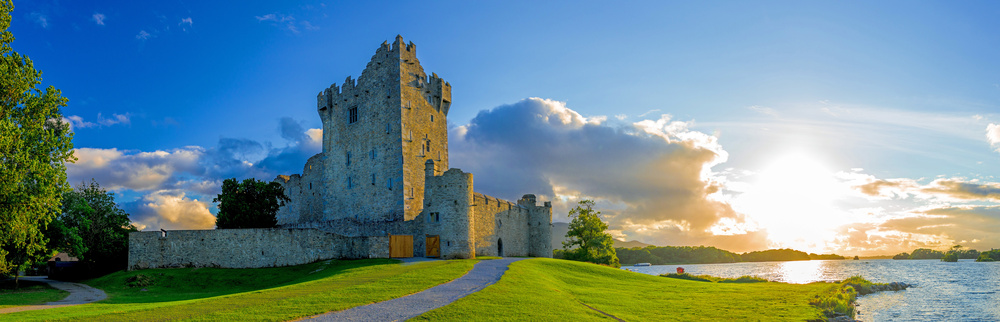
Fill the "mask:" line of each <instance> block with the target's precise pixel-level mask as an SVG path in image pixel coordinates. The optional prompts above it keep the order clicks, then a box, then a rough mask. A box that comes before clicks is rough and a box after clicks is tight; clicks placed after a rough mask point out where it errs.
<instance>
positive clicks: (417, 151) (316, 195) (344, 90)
mask: <svg viewBox="0 0 1000 322" xmlns="http://www.w3.org/2000/svg"><path fill="white" fill-rule="evenodd" d="M416 51H417V46H416V45H414V44H413V43H412V42H409V43H407V42H405V41H404V40H403V37H402V36H396V38H395V39H394V40H393V41H392V42H389V41H383V42H382V43H381V45H379V46H378V48H377V49H375V51H374V53H373V54H372V56H371V59H370V60H369V61H368V63H367V65H366V66H365V69H364V70H363V71H362V72H361V74H360V75H357V76H356V77H351V76H348V77H347V78H345V79H344V81H343V82H340V83H334V84H331V85H330V86H329V87H327V88H324V89H323V90H322V91H320V92H319V93H318V94H317V95H316V108H317V112H318V114H319V115H320V118H321V119H322V121H323V152H322V153H320V154H319V155H317V156H316V157H314V158H310V160H309V161H308V162H307V163H306V167H305V168H304V169H303V175H302V176H300V177H299V176H288V177H279V178H277V179H276V181H277V182H279V183H282V184H283V185H284V186H285V187H286V191H289V192H290V195H291V198H292V200H293V201H292V202H291V203H288V204H286V205H285V206H284V207H282V208H281V210H280V214H279V217H280V218H281V220H279V221H280V224H281V225H284V226H285V227H312V226H310V225H314V224H330V225H331V227H332V228H331V227H328V228H329V229H330V230H331V231H335V232H357V233H358V234H364V233H365V232H367V233H372V234H375V235H380V236H384V235H386V234H389V235H397V234H398V235H411V234H412V235H413V246H412V247H413V250H414V253H415V254H423V253H424V252H425V251H428V252H429V250H427V249H425V246H428V247H430V246H429V245H436V244H439V245H438V246H437V247H438V250H439V251H440V253H437V255H428V256H435V257H436V256H441V257H445V258H473V257H475V256H477V255H479V256H541V257H550V256H551V255H552V254H551V249H550V248H548V247H549V246H551V242H550V240H549V236H550V231H551V225H550V223H551V217H552V207H551V204H549V203H547V202H546V203H544V204H543V205H539V202H538V200H537V198H535V197H534V195H525V196H524V197H523V198H521V199H520V200H517V201H516V202H511V201H507V200H503V199H499V198H495V197H490V196H486V195H483V194H479V193H476V192H475V190H474V185H473V177H472V174H471V173H466V172H463V171H461V170H459V169H454V168H450V167H449V166H448V152H449V151H448V120H447V117H448V113H449V111H450V109H451V99H452V98H451V84H450V83H448V82H447V81H445V80H444V79H443V78H442V77H441V76H439V75H438V74H436V73H430V72H426V71H424V69H423V67H422V66H421V65H420V60H419V59H417V55H416ZM390 222H391V223H398V225H397V224H394V225H395V226H385V227H384V228H378V227H383V226H372V225H371V224H373V223H390ZM303 225H305V226H303ZM324 229H326V228H324ZM352 234H354V233H352ZM425 239H426V241H427V242H426V244H425ZM432 241H437V242H432ZM428 254H434V253H428Z"/></svg>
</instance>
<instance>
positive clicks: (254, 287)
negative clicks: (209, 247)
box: [0, 260, 476, 321]
mask: <svg viewBox="0 0 1000 322" xmlns="http://www.w3.org/2000/svg"><path fill="white" fill-rule="evenodd" d="M475 262H476V261H475V260H455V261H430V262H421V263H415V264H413V265H401V264H398V262H397V261H394V260H357V261H327V262H320V263H313V264H308V265H300V266H293V267H280V268H261V269H215V268H182V269H159V270H140V271H131V272H119V273H115V274H111V275H108V276H105V277H102V278H98V279H94V280H89V281H85V283H86V284H89V285H91V286H93V287H96V288H99V289H102V290H104V291H105V292H107V293H108V296H109V298H108V299H107V300H104V301H101V302H98V303H94V304H87V305H81V306H74V307H66V308H56V309H48V310H42V311H33V312H23V313H12V314H4V315H0V320H2V321H11V320H13V321H32V320H95V319H99V320H103V321H147V320H199V321H219V320H227V321H241V320H251V319H252V320H270V321H284V320H290V319H296V318H300V317H305V316H311V315H316V314H322V313H325V312H329V311H338V310H343V309H347V308H351V307H355V306H359V305H364V304H369V303H374V302H380V301H385V300H389V299H393V298H397V297H401V296H405V295H407V294H412V293H416V292H419V291H421V290H424V289H427V288H430V287H433V286H435V285H438V284H441V283H444V282H448V281H451V280H453V279H455V278H458V277H460V276H462V275H464V274H465V273H466V272H468V271H469V270H470V269H471V268H472V265H473V264H475ZM137 276H143V277H141V278H138V279H137V278H136V277H137ZM130 284H131V285H133V286H129V285H130ZM143 284H146V285H143Z"/></svg>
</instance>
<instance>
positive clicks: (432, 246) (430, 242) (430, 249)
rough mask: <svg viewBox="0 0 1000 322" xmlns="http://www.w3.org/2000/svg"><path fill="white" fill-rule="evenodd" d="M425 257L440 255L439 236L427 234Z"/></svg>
mask: <svg viewBox="0 0 1000 322" xmlns="http://www.w3.org/2000/svg"><path fill="white" fill-rule="evenodd" d="M426 254H427V257H441V237H440V236H427V253H426Z"/></svg>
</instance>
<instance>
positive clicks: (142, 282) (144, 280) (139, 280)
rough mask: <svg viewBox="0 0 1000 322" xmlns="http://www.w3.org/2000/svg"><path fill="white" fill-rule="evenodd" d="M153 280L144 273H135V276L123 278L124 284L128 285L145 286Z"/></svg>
mask: <svg viewBox="0 0 1000 322" xmlns="http://www.w3.org/2000/svg"><path fill="white" fill-rule="evenodd" d="M154 282H155V281H154V280H153V278H152V277H149V276H146V275H143V274H136V275H135V276H132V277H129V278H127V279H125V286H128V287H146V286H150V285H153V283H154Z"/></svg>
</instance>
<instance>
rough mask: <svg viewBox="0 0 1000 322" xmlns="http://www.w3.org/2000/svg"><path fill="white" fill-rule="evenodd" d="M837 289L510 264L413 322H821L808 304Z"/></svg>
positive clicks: (551, 262) (539, 262)
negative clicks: (495, 277)
mask: <svg viewBox="0 0 1000 322" xmlns="http://www.w3.org/2000/svg"><path fill="white" fill-rule="evenodd" d="M838 286H839V285H838V284H830V283H813V284H785V283H775V282H758V283H749V284H739V283H705V282H699V281H689V280H680V279H672V278H664V277H659V276H652V275H646V274H640V273H633V272H628V271H624V270H620V269H614V268H610V267H604V266H599V265H594V264H588V263H581V262H573V261H565V260H555V259H531V260H524V261H519V262H515V263H513V264H511V265H510V269H509V270H508V271H507V273H506V274H505V275H504V277H503V279H501V280H500V281H499V282H497V283H496V284H494V285H492V286H490V287H487V288H485V289H483V290H482V291H480V292H478V293H474V294H471V295H469V296H467V297H464V298H462V299H459V300H458V301H456V302H455V303H453V304H451V305H448V306H445V307H443V308H440V309H437V310H433V311H430V312H428V313H426V314H424V315H421V316H419V317H418V318H419V319H428V320H452V321H456V320H483V319H488V320H492V319H499V320H532V321H546V320H573V321H577V320H599V319H606V318H608V317H607V316H605V315H604V314H602V313H599V312H597V311H595V310H592V309H590V308H588V307H587V306H584V304H586V305H589V306H591V307H593V308H595V309H597V310H601V311H603V312H605V313H607V314H610V315H614V316H616V317H618V318H620V319H623V320H625V321H662V320H710V321H718V320H796V321H804V320H825V317H824V315H823V312H822V309H820V308H818V307H816V306H813V305H810V304H809V302H810V300H813V299H815V298H816V297H817V296H822V295H824V294H831V293H832V292H835V291H836V289H837V288H838Z"/></svg>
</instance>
